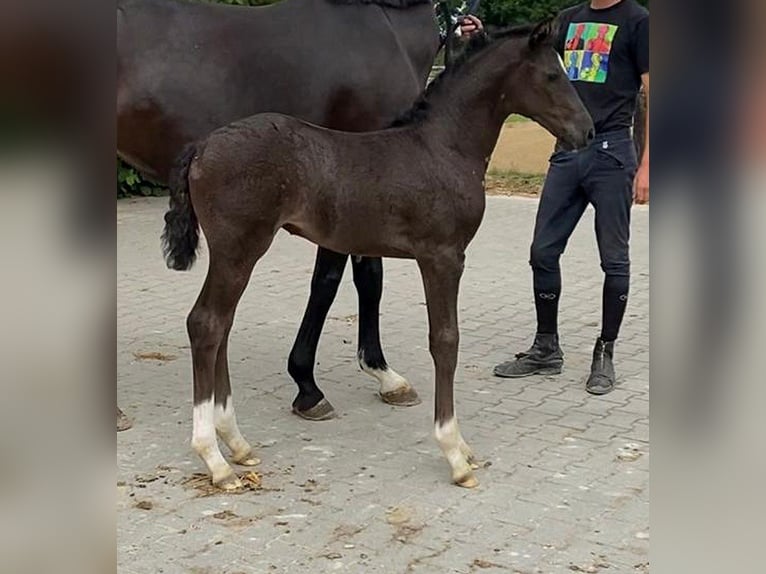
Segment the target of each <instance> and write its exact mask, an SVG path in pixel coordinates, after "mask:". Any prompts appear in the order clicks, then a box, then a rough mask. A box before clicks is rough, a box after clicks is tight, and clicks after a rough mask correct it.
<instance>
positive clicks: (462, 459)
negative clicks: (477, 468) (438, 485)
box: [434, 417, 471, 482]
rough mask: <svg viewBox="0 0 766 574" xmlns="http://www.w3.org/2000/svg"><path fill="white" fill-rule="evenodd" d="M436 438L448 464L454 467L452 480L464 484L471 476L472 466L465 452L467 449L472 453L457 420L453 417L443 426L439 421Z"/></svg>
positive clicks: (435, 431) (435, 433) (436, 426)
mask: <svg viewBox="0 0 766 574" xmlns="http://www.w3.org/2000/svg"><path fill="white" fill-rule="evenodd" d="M434 436H435V437H436V442H438V443H439V447H441V449H442V452H443V453H444V456H445V457H446V458H447V462H449V465H450V466H451V467H452V480H454V481H456V482H462V481H463V480H464V479H465V478H466V477H468V476H469V475H471V465H470V464H469V463H468V460H467V456H466V453H465V452H464V451H465V450H466V449H467V450H468V451H469V452H470V449H469V448H468V445H467V444H466V442H465V440H463V437H462V435H461V434H460V429H459V428H458V425H457V418H456V417H452V418H451V419H449V420H447V421H445V422H444V423H442V424H440V423H439V422H438V421H437V422H436V425H435V428H434Z"/></svg>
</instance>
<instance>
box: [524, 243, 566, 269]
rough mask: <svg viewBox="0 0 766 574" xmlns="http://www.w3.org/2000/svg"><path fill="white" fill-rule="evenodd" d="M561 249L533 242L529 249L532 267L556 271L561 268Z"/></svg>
mask: <svg viewBox="0 0 766 574" xmlns="http://www.w3.org/2000/svg"><path fill="white" fill-rule="evenodd" d="M560 259H561V251H560V250H558V249H554V248H552V247H548V246H543V245H538V244H536V243H532V247H531V248H530V249H529V264H530V265H531V266H532V269H535V270H538V271H547V272H549V273H555V272H556V271H558V270H559V260H560Z"/></svg>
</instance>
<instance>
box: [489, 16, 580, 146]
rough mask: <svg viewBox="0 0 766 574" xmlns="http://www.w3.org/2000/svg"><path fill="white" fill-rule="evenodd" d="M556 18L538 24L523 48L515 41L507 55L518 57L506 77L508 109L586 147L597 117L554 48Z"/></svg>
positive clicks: (563, 139) (505, 88) (566, 142)
mask: <svg viewBox="0 0 766 574" xmlns="http://www.w3.org/2000/svg"><path fill="white" fill-rule="evenodd" d="M554 39H555V25H554V23H553V21H552V20H547V21H545V22H543V23H541V24H538V25H537V26H536V27H535V28H534V29H533V31H532V33H531V34H530V35H529V38H528V40H527V41H526V43H525V44H523V45H522V46H521V49H520V50H519V47H518V44H514V43H513V42H509V43H506V44H505V46H503V49H504V51H505V50H509V51H510V50H512V51H513V52H509V53H507V57H508V58H510V59H513V60H516V62H517V65H515V66H512V67H511V68H510V73H508V74H507V75H506V76H505V78H504V82H505V85H504V88H503V93H504V94H507V96H506V98H505V99H504V101H503V104H502V105H504V106H505V107H506V109H505V110H504V112H506V113H508V114H510V113H518V114H521V115H524V116H527V117H529V118H531V119H533V120H535V121H536V122H538V123H539V124H541V125H542V126H543V127H545V128H546V129H547V130H548V131H550V132H551V133H552V134H553V135H555V136H556V137H558V138H559V139H560V140H561V141H562V142H563V143H564V144H566V145H569V146H571V147H572V148H581V147H584V146H585V145H586V144H587V143H588V142H589V141H590V140H591V139H592V138H593V134H594V129H593V120H592V119H591V117H590V114H589V113H588V111H587V110H586V109H585V106H583V103H582V101H581V100H580V97H579V96H578V95H577V92H576V91H575V89H574V87H572V84H571V82H570V81H569V78H568V77H567V73H566V70H565V68H564V64H563V62H562V61H561V58H560V57H559V55H558V53H557V52H556V50H555V48H554Z"/></svg>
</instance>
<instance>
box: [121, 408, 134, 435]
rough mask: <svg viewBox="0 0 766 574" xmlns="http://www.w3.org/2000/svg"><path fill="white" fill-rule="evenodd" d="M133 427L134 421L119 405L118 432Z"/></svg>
mask: <svg viewBox="0 0 766 574" xmlns="http://www.w3.org/2000/svg"><path fill="white" fill-rule="evenodd" d="M130 428H133V421H131V420H130V419H129V418H128V417H126V416H125V413H124V412H122V411H121V410H120V407H117V432H122V431H126V430H128V429H130Z"/></svg>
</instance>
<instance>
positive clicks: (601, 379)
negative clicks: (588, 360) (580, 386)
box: [585, 339, 616, 395]
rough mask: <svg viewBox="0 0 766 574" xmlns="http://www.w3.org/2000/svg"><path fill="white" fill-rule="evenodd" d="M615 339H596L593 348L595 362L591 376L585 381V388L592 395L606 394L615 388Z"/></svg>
mask: <svg viewBox="0 0 766 574" xmlns="http://www.w3.org/2000/svg"><path fill="white" fill-rule="evenodd" d="M613 357H614V341H610V342H608V343H607V342H605V341H602V340H601V339H596V346H595V347H594V348H593V363H592V364H591V367H590V376H589V377H588V382H586V383H585V390H587V391H588V392H589V393H590V394H592V395H605V394H607V393H610V392H612V391H613V390H614V386H615V384H616V377H615V375H614V363H613V362H612V359H613Z"/></svg>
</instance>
